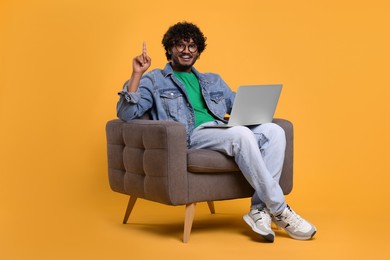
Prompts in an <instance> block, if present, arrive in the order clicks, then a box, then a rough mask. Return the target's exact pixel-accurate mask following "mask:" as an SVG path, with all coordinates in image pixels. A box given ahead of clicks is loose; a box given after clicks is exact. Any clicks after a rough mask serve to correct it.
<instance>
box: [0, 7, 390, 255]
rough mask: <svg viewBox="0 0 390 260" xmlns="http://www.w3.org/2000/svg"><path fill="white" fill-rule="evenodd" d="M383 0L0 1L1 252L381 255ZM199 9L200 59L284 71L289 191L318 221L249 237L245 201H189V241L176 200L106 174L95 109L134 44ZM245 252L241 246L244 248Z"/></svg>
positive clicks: (225, 66)
mask: <svg viewBox="0 0 390 260" xmlns="http://www.w3.org/2000/svg"><path fill="white" fill-rule="evenodd" d="M387 2H388V1H385V0H383V1H377V0H372V1H349V0H348V1H340V0H329V1H309V0H306V1H304V0H298V1H287V0H286V1H263V0H256V1H255V0H252V1H226V0H221V1H204V0H198V1H177V0H172V1H152V0H150V1H131V0H129V1H124V0H122V1H120V0H110V1H104V0H102V1H91V0H84V1H80V0H56V1H52V0H35V1H34V0H32V1H22V0H12V1H11V0H5V1H4V0H2V1H1V2H0V10H1V11H0V32H1V35H0V60H1V63H0V124H1V127H0V160H1V161H0V173H1V180H0V202H1V204H0V259H119V258H121V259H122V258H125V259H160V258H164V259H165V258H168V257H171V258H172V259H178V258H184V257H185V258H188V259H200V258H205V259H208V258H210V259H211V258H214V259H238V258H239V259H255V258H260V257H271V258H278V257H284V258H285V259H287V257H288V258H289V259H389V257H390V253H389V248H388V244H389V242H390V239H389V236H388V231H389V228H390V224H389V214H390V206H389V205H390V203H389V195H390V191H389V188H388V187H389V184H388V182H389V180H390V177H389V173H390V172H389V166H388V165H389V161H388V154H389V153H388V150H389V147H390V137H389V132H390V122H389V121H390V120H389V116H388V113H389V111H390V102H389V100H388V99H389V94H390V90H389V87H390V77H389V62H390V51H389V46H390V37H389V27H390V18H389V16H390V15H389V14H390V7H389V4H388V3H387ZM183 20H187V21H191V22H194V23H196V24H197V25H198V26H199V27H200V28H201V29H202V31H203V32H204V34H205V35H206V36H207V37H208V46H207V48H206V50H205V52H204V53H203V54H202V55H201V57H200V60H199V61H198V62H197V64H196V67H197V68H198V69H199V70H200V71H203V72H206V71H212V72H218V73H219V74H220V75H221V76H222V77H223V78H224V79H225V81H226V82H227V83H228V84H229V85H230V86H231V87H232V88H233V89H236V88H237V86H238V85H241V84H257V83H283V84H284V89H283V92H282V96H281V99H280V102H279V105H278V108H277V112H276V113H277V115H276V116H277V117H283V118H287V119H289V120H291V121H292V122H293V123H294V126H295V178H294V182H295V183H294V184H295V186H294V190H293V192H292V194H291V195H289V196H287V200H288V202H289V203H291V205H292V206H293V208H294V209H296V211H297V212H298V213H300V214H301V215H302V216H304V217H306V218H308V219H309V220H310V221H312V222H313V223H315V224H316V225H317V227H318V229H319V232H318V234H317V235H316V238H315V239H314V240H313V241H308V242H301V241H294V240H292V239H290V238H288V237H286V236H284V235H283V232H278V233H277V238H276V241H275V243H274V244H264V243H261V240H260V239H257V238H256V236H253V235H252V233H251V232H250V231H249V230H248V228H247V227H246V226H245V223H243V221H242V220H241V216H242V215H243V214H245V213H246V210H247V209H248V206H249V200H248V199H243V200H235V201H225V202H217V203H216V207H217V208H216V209H217V213H218V214H216V215H215V216H210V215H209V214H208V213H207V208H206V206H203V205H202V204H199V205H198V208H197V213H196V216H195V222H194V227H193V233H192V236H191V240H190V243H189V244H187V245H184V244H182V243H181V241H180V237H181V231H182V221H183V214H184V213H183V212H184V210H183V208H182V207H168V206H163V205H159V204H156V203H151V202H146V201H140V202H138V203H137V204H136V207H135V209H134V213H133V216H131V218H130V223H132V224H128V225H122V224H121V219H122V214H123V213H124V210H125V205H126V203H127V198H126V197H125V196H123V195H120V194H118V193H114V192H112V191H111V190H110V188H109V186H108V181H107V162H106V146H105V145H106V143H105V130H104V127H105V123H106V121H108V120H110V119H113V118H115V116H116V114H115V105H116V101H117V99H118V97H117V95H116V93H117V91H118V90H120V88H121V86H122V83H123V82H124V81H125V80H126V79H127V78H128V77H129V75H130V72H131V58H132V57H133V56H135V55H138V54H139V53H140V52H141V48H142V41H144V40H145V41H146V42H147V46H148V53H149V55H150V56H151V57H152V67H163V66H164V65H165V62H166V60H165V56H164V51H163V48H162V47H161V37H162V35H163V34H164V33H165V31H166V30H167V28H168V27H169V26H170V25H172V24H173V23H176V22H178V21H183ZM241 257H242V258H241Z"/></svg>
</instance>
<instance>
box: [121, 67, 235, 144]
mask: <svg viewBox="0 0 390 260" xmlns="http://www.w3.org/2000/svg"><path fill="white" fill-rule="evenodd" d="M192 72H193V73H194V74H195V75H196V76H197V78H198V79H199V84H200V87H201V93H202V95H203V98H204V100H205V102H206V105H207V107H208V109H209V111H210V113H211V114H212V115H213V116H214V117H215V118H216V120H221V121H224V122H225V121H226V120H225V119H224V116H225V115H226V114H230V112H231V110H232V105H233V102H234V97H235V93H234V92H233V91H232V90H231V89H230V88H229V87H228V86H227V84H226V83H225V82H224V81H223V80H222V78H221V77H220V76H219V75H217V74H213V73H205V74H203V73H200V72H198V71H197V70H196V69H195V68H192ZM128 84H129V81H126V82H125V84H124V86H123V90H122V91H121V92H119V93H118V94H119V96H120V99H119V101H118V104H117V115H118V117H119V118H120V119H122V120H124V121H130V120H132V119H136V118H139V117H141V116H142V115H143V114H144V113H149V115H150V117H151V118H152V119H153V120H169V121H177V122H180V123H182V124H183V125H185V127H186V130H187V141H188V140H189V136H190V135H191V133H192V131H193V129H194V126H195V114H194V109H193V107H192V106H191V104H190V102H189V99H188V96H187V92H186V90H185V87H184V85H183V84H182V83H181V82H180V81H179V80H178V79H177V78H176V77H175V76H174V74H173V69H172V67H171V65H170V64H169V63H168V64H167V65H166V66H165V68H164V69H163V70H161V69H154V70H152V71H150V72H148V73H146V74H144V75H143V76H142V78H141V81H140V84H139V86H138V90H137V91H136V92H134V93H131V92H128V91H127V86H128Z"/></svg>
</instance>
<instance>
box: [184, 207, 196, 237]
mask: <svg viewBox="0 0 390 260" xmlns="http://www.w3.org/2000/svg"><path fill="white" fill-rule="evenodd" d="M195 206H196V203H191V204H187V205H186V213H185V219H184V233H183V242H184V243H188V241H189V240H190V234H191V228H192V222H193V221H194V216H195Z"/></svg>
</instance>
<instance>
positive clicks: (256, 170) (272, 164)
mask: <svg viewBox="0 0 390 260" xmlns="http://www.w3.org/2000/svg"><path fill="white" fill-rule="evenodd" d="M219 123H220V122H219V121H213V122H208V123H205V124H203V125H200V126H198V127H197V128H195V130H194V131H193V133H192V135H191V136H190V148H195V149H210V150H215V151H220V152H222V153H224V154H227V155H229V156H233V157H234V159H235V161H236V163H237V165H238V167H239V168H240V170H241V172H242V173H243V175H244V176H245V178H246V179H247V181H248V182H249V184H250V185H251V186H252V187H253V188H254V190H255V193H254V195H253V197H252V201H251V208H252V209H254V208H262V207H266V208H268V209H269V210H270V212H271V214H275V215H276V214H279V213H281V212H282V211H283V210H284V209H285V208H286V202H285V199H284V195H283V191H282V189H281V187H280V185H279V179H280V175H281V173H282V168H283V161H284V154H285V149H286V136H285V133H284V130H283V129H282V128H281V127H280V126H278V125H276V124H274V123H267V124H262V125H258V126H253V127H245V126H235V127H231V128H204V127H203V126H205V125H212V124H219Z"/></svg>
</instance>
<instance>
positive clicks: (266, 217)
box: [253, 209, 271, 223]
mask: <svg viewBox="0 0 390 260" xmlns="http://www.w3.org/2000/svg"><path fill="white" fill-rule="evenodd" d="M253 215H259V218H258V219H257V220H256V222H257V221H260V220H261V221H263V222H266V223H271V216H270V214H268V213H267V212H266V211H265V209H258V210H257V212H256V213H254V214H253Z"/></svg>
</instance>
